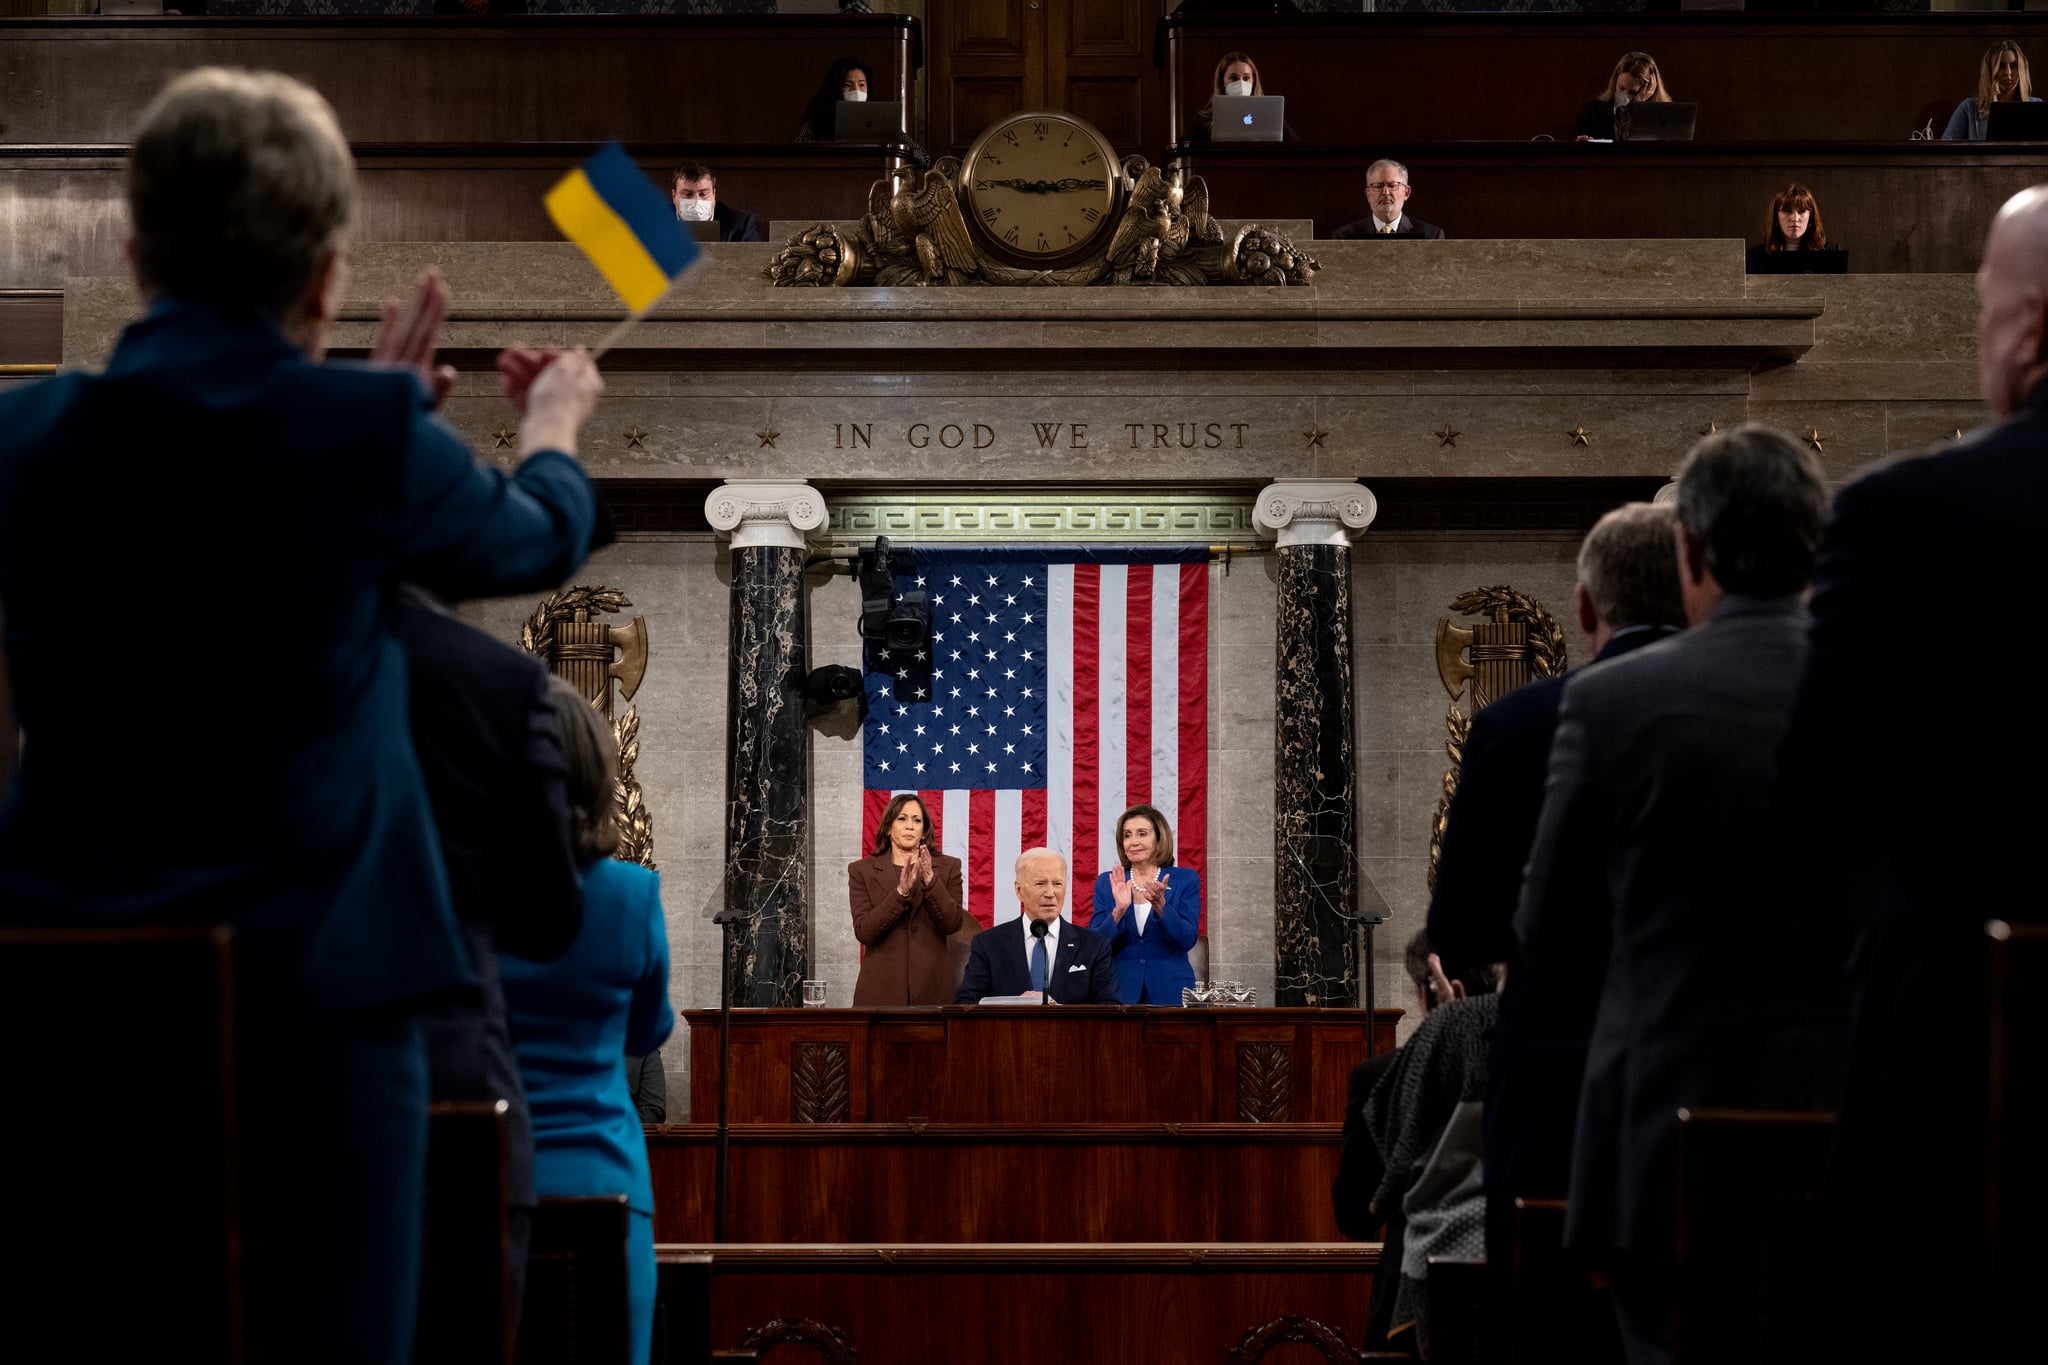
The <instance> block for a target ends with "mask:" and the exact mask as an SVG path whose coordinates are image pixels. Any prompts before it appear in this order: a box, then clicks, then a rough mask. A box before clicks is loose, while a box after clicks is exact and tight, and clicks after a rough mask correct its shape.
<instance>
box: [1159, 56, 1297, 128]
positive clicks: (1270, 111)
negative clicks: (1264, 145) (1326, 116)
mask: <svg viewBox="0 0 2048 1365" xmlns="http://www.w3.org/2000/svg"><path fill="white" fill-rule="evenodd" d="M1219 102H1220V105H1221V107H1220V108H1219ZM1285 104H1286V101H1284V100H1283V99H1281V98H1280V97H1279V96H1278V95H1268V94H1267V93H1266V83H1265V81H1263V80H1261V79H1260V78H1259V67H1258V64H1257V63H1256V62H1254V61H1253V60H1252V59H1251V56H1250V55H1249V54H1248V53H1243V52H1226V53H1224V54H1223V55H1222V57H1220V58H1218V59H1217V62H1216V70H1215V71H1214V72H1213V73H1212V74H1211V75H1210V77H1209V102H1208V103H1207V104H1205V105H1203V106H1202V107H1201V108H1200V109H1199V110H1197V111H1196V113H1195V116H1194V117H1193V118H1191V119H1189V120H1188V125H1187V128H1186V130H1185V131H1184V132H1183V133H1182V137H1181V140H1182V141H1184V142H1212V141H1213V142H1280V141H1283V140H1284V141H1287V142H1299V141H1300V140H1301V139H1300V138H1298V137H1296V136H1295V133H1294V127H1293V125H1291V124H1289V123H1288V122H1287V117H1286V111H1285V108H1284V106H1285Z"/></svg>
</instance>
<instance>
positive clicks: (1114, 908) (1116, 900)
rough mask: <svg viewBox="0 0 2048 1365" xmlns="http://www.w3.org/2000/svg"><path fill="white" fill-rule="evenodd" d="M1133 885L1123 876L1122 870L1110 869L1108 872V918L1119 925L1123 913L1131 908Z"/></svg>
mask: <svg viewBox="0 0 2048 1365" xmlns="http://www.w3.org/2000/svg"><path fill="white" fill-rule="evenodd" d="M1134 885H1135V883H1133V882H1132V881H1131V879H1130V878H1129V877H1127V876H1125V875H1124V870H1123V869H1122V868H1120V867H1112V868H1111V869H1110V870H1109V899H1110V906H1109V916H1110V918H1111V919H1113V920H1115V921H1116V922H1117V923H1119V924H1121V923H1123V918H1124V911H1126V910H1128V909H1130V908H1131V894H1132V887H1133V886H1134Z"/></svg>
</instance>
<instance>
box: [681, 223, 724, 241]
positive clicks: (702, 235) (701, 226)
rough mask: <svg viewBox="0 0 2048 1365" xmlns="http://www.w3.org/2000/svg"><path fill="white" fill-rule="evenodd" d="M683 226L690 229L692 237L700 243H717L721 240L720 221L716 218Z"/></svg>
mask: <svg viewBox="0 0 2048 1365" xmlns="http://www.w3.org/2000/svg"><path fill="white" fill-rule="evenodd" d="M683 226H684V227H685V228H686V229H688V231H689V233H690V235H691V236H692V237H695V238H696V239H697V240H698V241H700V242H715V241H717V240H719V236H718V231H719V229H718V220H717V219H715V218H714V219H709V220H707V221H705V222H701V223H697V222H685V223H683Z"/></svg>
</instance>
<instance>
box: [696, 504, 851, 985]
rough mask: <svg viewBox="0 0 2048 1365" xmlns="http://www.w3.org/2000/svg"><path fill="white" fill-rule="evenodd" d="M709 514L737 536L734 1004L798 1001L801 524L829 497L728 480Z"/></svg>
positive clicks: (729, 747) (730, 975)
mask: <svg viewBox="0 0 2048 1365" xmlns="http://www.w3.org/2000/svg"><path fill="white" fill-rule="evenodd" d="M704 513H705V516H706V517H708V518H709V519H710V522H711V525H712V526H713V528H715V529H716V530H718V531H721V532H727V533H730V535H731V537H732V608H731V621H730V627H729V628H730V632H731V650H730V654H729V658H730V663H729V664H728V666H727V667H728V673H727V683H726V737H725V910H726V913H727V914H729V915H733V916H735V917H736V923H735V925H734V928H733V929H732V931H731V932H730V933H729V934H728V935H727V936H726V938H725V942H726V944H727V950H726V954H725V964H724V966H725V980H726V984H727V987H728V988H729V989H730V991H731V992H732V1003H733V1004H734V1005H735V1006H746V1005H756V1006H778V1007H786V1006H795V1005H798V1004H801V1003H802V997H803V991H802V987H801V985H800V983H801V982H802V980H803V978H804V975H805V970H806V966H807V964H808V962H809V951H810V945H809V941H808V937H807V935H806V931H805V925H806V923H807V922H808V919H809V914H808V911H809V905H808V903H807V902H808V895H807V887H808V882H807V879H806V876H805V867H806V863H807V862H808V858H809V853H810V810H809V804H810V791H811V748H810V734H809V732H808V731H807V730H806V729H805V728H804V675H805V673H806V671H807V666H806V664H805V661H804V660H805V654H806V648H805V646H806V642H807V640H808V637H809V634H810V629H809V618H808V615H807V612H806V610H805V602H804V557H805V556H806V554H808V552H809V551H808V548H807V547H806V545H805V533H806V532H809V531H815V530H817V529H818V528H819V527H821V526H823V525H824V524H825V499H824V498H823V497H822V496H820V495H819V493H818V490H816V489H815V488H812V487H811V486H810V485H809V484H805V483H738V482H728V483H727V484H725V485H724V486H723V487H722V488H717V489H714V490H713V491H712V493H711V496H710V497H708V498H706V499H705V500H704Z"/></svg>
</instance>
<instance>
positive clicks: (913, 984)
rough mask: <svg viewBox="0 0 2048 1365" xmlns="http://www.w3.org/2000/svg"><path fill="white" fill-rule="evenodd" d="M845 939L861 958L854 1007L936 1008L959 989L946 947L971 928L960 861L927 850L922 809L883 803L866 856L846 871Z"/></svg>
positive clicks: (928, 832) (928, 834)
mask: <svg viewBox="0 0 2048 1365" xmlns="http://www.w3.org/2000/svg"><path fill="white" fill-rule="evenodd" d="M846 879H847V888H846V891H847V898H848V900H849V902H850V903H851V904H852V907H853V936H854V937H855V938H857V939H859V940H860V943H861V947H862V948H864V949H865V950H866V951H865V953H864V954H863V956H862V958H861V964H860V980H859V981H858V982H857V983H855V985H854V988H853V1003H854V1004H856V1005H944V1004H949V1003H951V1001H952V999H953V992H954V991H955V990H956V989H957V988H958V987H959V985H960V973H959V972H958V971H957V970H956V969H955V968H954V966H953V954H952V952H951V951H950V942H951V940H952V938H953V936H954V935H955V934H957V933H959V932H960V930H961V929H962V927H963V926H965V925H967V924H969V923H971V921H970V920H969V919H968V918H967V913H966V911H965V910H963V909H961V905H960V901H961V897H960V860H959V859H958V858H948V857H947V856H946V855H945V854H943V853H939V852H936V851H934V849H933V847H932V822H931V819H930V817H929V816H928V815H927V814H926V813H925V808H924V802H922V801H920V800H919V799H918V798H917V797H916V796H914V795H912V794H911V793H909V792H904V793H902V794H901V795H899V796H896V797H894V798H893V799H891V800H890V802H889V804H888V806H887V808H886V809H884V810H883V812H882V820H881V823H880V824H879V825H878V826H876V829H875V844H874V851H873V852H872V853H871V854H870V855H869V856H868V857H865V858H862V859H859V860H858V861H856V862H852V863H848V864H847V866H846Z"/></svg>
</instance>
